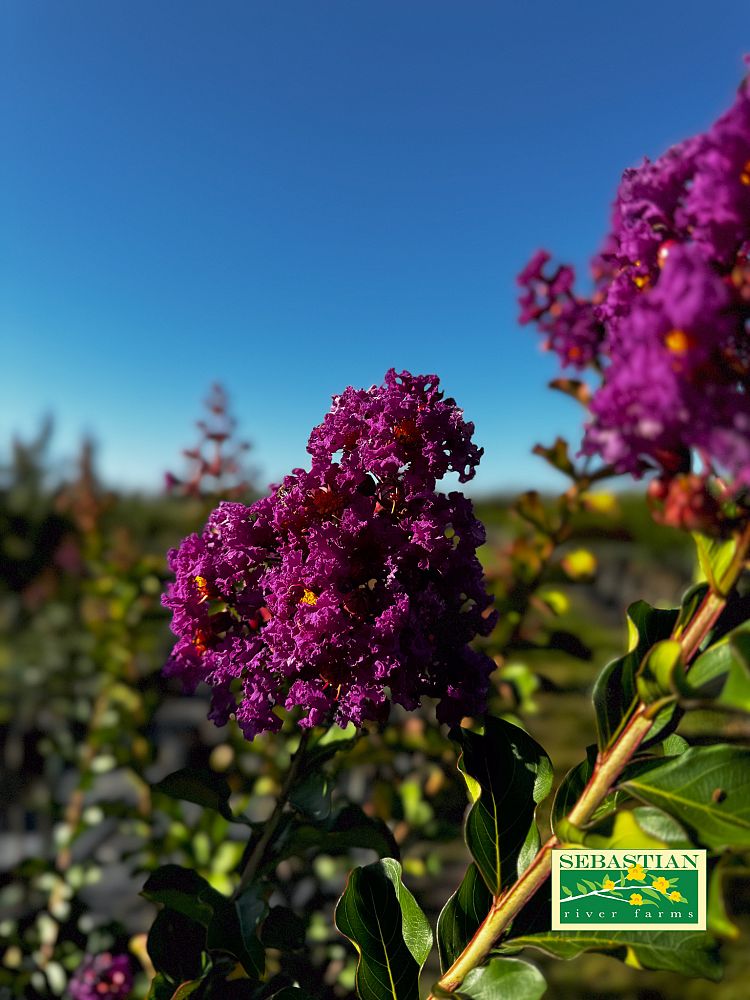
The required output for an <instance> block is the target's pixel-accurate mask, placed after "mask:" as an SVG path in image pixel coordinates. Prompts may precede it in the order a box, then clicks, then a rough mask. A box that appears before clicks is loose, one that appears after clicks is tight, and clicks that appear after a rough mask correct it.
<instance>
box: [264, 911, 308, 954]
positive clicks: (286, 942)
mask: <svg viewBox="0 0 750 1000" xmlns="http://www.w3.org/2000/svg"><path fill="white" fill-rule="evenodd" d="M306 933H307V927H306V925H305V921H304V920H303V919H302V917H298V916H297V914H296V913H295V912H294V910H290V909H289V907H287V906H272V907H271V909H270V910H269V913H268V916H267V917H266V919H265V921H264V923H263V927H262V928H261V932H260V938H261V941H262V942H263V945H264V947H266V948H276V949H278V951H296V950H298V949H299V948H304V946H305V936H306Z"/></svg>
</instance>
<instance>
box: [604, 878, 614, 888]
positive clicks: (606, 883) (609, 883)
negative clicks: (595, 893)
mask: <svg viewBox="0 0 750 1000" xmlns="http://www.w3.org/2000/svg"><path fill="white" fill-rule="evenodd" d="M614 887H615V883H614V882H613V881H612V879H611V878H605V879H604V881H603V882H602V889H614Z"/></svg>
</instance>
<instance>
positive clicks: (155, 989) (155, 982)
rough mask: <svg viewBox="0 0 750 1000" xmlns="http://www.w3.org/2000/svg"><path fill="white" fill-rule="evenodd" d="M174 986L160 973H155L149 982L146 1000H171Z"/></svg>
mask: <svg viewBox="0 0 750 1000" xmlns="http://www.w3.org/2000/svg"><path fill="white" fill-rule="evenodd" d="M174 991H175V985H174V983H173V982H171V981H170V980H169V979H168V978H167V977H166V976H165V975H163V974H162V973H161V972H157V974H156V975H155V976H154V978H153V979H152V980H151V985H150V986H149V991H148V993H147V995H146V1000H172V997H173V996H174Z"/></svg>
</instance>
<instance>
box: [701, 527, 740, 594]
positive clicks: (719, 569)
mask: <svg viewBox="0 0 750 1000" xmlns="http://www.w3.org/2000/svg"><path fill="white" fill-rule="evenodd" d="M693 539H694V541H695V547H696V549H697V551H698V565H699V566H700V569H701V573H702V574H703V577H704V579H705V580H706V581H707V582H708V583H709V584H710V585H711V586H712V587H715V588H717V589H719V587H720V584H721V581H722V579H723V577H724V574H725V573H726V571H727V569H728V568H729V564H730V563H731V561H732V557H733V556H734V552H735V549H736V548H737V542H736V540H735V539H734V538H708V537H707V536H706V535H700V534H698V532H693Z"/></svg>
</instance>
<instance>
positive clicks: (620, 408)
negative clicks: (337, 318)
mask: <svg viewBox="0 0 750 1000" xmlns="http://www.w3.org/2000/svg"><path fill="white" fill-rule="evenodd" d="M749 254H750V87H749V85H748V82H747V81H745V82H743V84H742V86H741V87H740V89H739V92H738V94H737V97H736V100H735V102H734V104H733V105H732V106H731V107H730V108H729V110H728V111H727V112H726V113H725V114H724V115H722V116H721V118H719V119H718V121H717V122H715V124H714V125H713V126H711V128H709V129H708V130H707V131H706V132H705V133H702V134H700V135H698V136H695V137H693V138H691V139H688V140H686V141H685V142H682V143H680V144H679V145H677V146H674V147H673V148H672V149H670V150H668V151H667V152H666V153H665V154H664V155H663V156H661V157H659V158H658V159H657V160H655V161H653V162H651V161H648V160H647V161H645V162H644V163H643V164H642V165H641V166H639V167H636V168H633V169H629V170H626V171H625V173H624V175H623V178H622V182H621V184H620V187H619V189H618V192H617V197H616V199H615V203H614V206H613V212H612V229H611V231H610V233H609V234H608V236H607V238H606V241H605V245H604V248H603V250H602V251H601V252H600V253H599V254H598V255H597V256H596V258H595V259H594V262H593V269H594V277H595V281H594V290H593V292H592V293H591V294H590V295H588V296H579V295H576V294H575V293H574V291H573V274H572V270H571V269H570V268H567V267H565V266H562V267H558V268H557V270H556V271H554V272H551V271H550V270H549V267H548V262H549V255H547V254H546V253H544V252H541V253H539V254H537V255H536V256H535V257H534V258H533V260H532V261H531V263H530V264H529V265H528V266H527V268H526V269H525V270H524V271H523V272H522V274H521V275H520V276H519V283H520V284H521V286H522V288H523V294H522V296H521V299H520V305H521V321H522V322H535V323H536V324H537V326H538V327H539V328H540V330H541V331H542V333H543V334H544V335H545V338H546V342H547V344H548V345H549V346H550V347H552V348H553V349H554V350H555V351H556V352H557V353H558V355H559V356H560V358H561V360H562V362H563V364H574V365H576V366H577V367H579V368H583V367H585V366H587V365H591V366H592V367H593V368H594V369H595V370H596V372H597V375H598V376H599V377H600V379H601V382H600V385H599V386H598V388H597V389H596V391H595V392H594V394H593V398H592V403H591V412H592V419H591V421H590V423H589V425H588V426H587V429H586V434H585V439H584V445H583V450H584V452H585V453H586V454H590V455H593V454H597V455H599V456H601V457H602V458H603V459H604V460H605V461H606V462H608V463H611V464H612V465H614V467H615V468H616V469H617V470H618V471H624V472H630V473H632V474H634V475H640V474H642V472H643V471H644V470H645V469H648V468H651V469H654V468H655V469H657V470H659V472H660V473H661V474H665V475H667V476H669V475H672V474H676V473H680V474H682V473H684V472H686V471H687V469H688V468H689V466H690V462H691V456H697V457H699V458H700V460H701V462H702V466H703V468H704V470H705V471H706V472H709V473H718V474H720V475H722V476H724V477H727V478H728V479H729V480H730V481H731V482H732V483H734V485H735V487H739V486H745V485H747V484H748V483H750V336H749V334H748V330H749V329H750V260H749ZM545 269H546V270H545Z"/></svg>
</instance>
